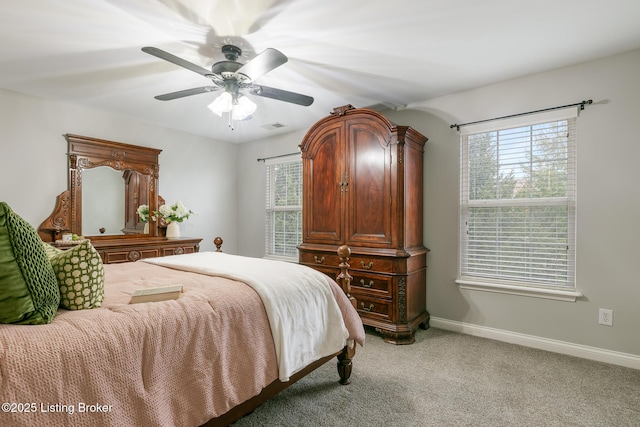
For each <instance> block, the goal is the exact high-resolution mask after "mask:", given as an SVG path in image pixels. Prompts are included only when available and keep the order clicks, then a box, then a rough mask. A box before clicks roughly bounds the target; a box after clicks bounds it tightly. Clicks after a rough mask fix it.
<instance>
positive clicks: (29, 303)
mask: <svg viewBox="0 0 640 427" xmlns="http://www.w3.org/2000/svg"><path fill="white" fill-rule="evenodd" d="M59 305H60V290H59V289H58V284H57V282H56V276H55V274H54V273H53V268H52V267H51V264H50V263H49V259H48V258H47V255H46V254H45V251H44V248H43V246H42V239H40V236H38V233H37V232H36V230H35V229H34V228H33V227H32V226H31V225H29V223H28V222H27V221H25V220H24V219H22V218H21V217H20V216H18V215H17V214H16V213H15V212H13V211H12V210H11V208H10V207H9V205H8V204H7V203H5V202H0V323H18V324H30V325H42V324H46V323H51V321H52V320H53V317H54V316H55V315H56V312H57V310H58V306H59Z"/></svg>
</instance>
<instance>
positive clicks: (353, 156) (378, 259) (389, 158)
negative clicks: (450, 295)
mask: <svg viewBox="0 0 640 427" xmlns="http://www.w3.org/2000/svg"><path fill="white" fill-rule="evenodd" d="M426 141H427V138H426V137H424V136H423V135H421V134H420V133H419V132H417V131H416V130H415V129H412V128H410V127H408V126H397V125H395V124H393V123H391V122H390V121H389V120H388V119H386V118H385V117H384V116H383V115H382V114H380V113H378V112H376V111H374V110H370V109H365V108H354V107H353V106H351V105H346V106H343V107H338V108H335V109H334V110H333V112H332V113H331V114H330V115H329V116H327V117H325V118H323V119H321V120H319V121H318V122H317V123H316V124H315V125H313V126H312V127H311V128H310V129H309V131H308V132H307V134H306V135H305V137H304V139H303V141H302V143H301V144H300V149H301V152H302V165H303V166H302V167H303V202H302V218H303V219H302V233H303V235H302V243H301V244H300V246H299V247H298V249H299V262H300V263H301V264H305V265H308V266H310V267H313V268H315V269H316V270H319V271H322V272H324V273H326V274H328V275H330V276H332V277H334V278H335V277H336V275H337V274H338V264H339V262H340V261H339V259H338V257H337V255H336V250H337V248H338V247H339V246H341V245H348V246H349V247H350V248H351V257H350V261H349V264H350V268H349V272H350V273H351V275H352V276H353V280H352V282H351V295H352V296H353V297H354V298H355V299H356V304H357V309H358V313H359V314H360V317H361V318H362V322H363V323H364V324H365V325H368V326H371V327H373V328H375V329H376V330H377V331H378V332H379V333H380V334H381V335H382V336H383V337H384V339H385V340H386V341H388V342H391V343H395V344H411V343H412V342H414V333H415V331H416V329H417V327H418V326H420V327H422V328H425V329H426V328H427V327H428V322H429V313H428V312H427V310H426V299H427V298H426V297H427V295H426V293H427V274H426V268H427V253H428V251H429V250H428V249H427V248H425V247H424V245H423V240H422V239H423V237H422V236H423V226H422V223H423V189H422V188H423V153H424V144H425V143H426Z"/></svg>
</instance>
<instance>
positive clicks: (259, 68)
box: [236, 48, 289, 81]
mask: <svg viewBox="0 0 640 427" xmlns="http://www.w3.org/2000/svg"><path fill="white" fill-rule="evenodd" d="M288 60H289V58H287V57H286V56H285V55H284V54H283V53H282V52H280V51H279V50H276V49H273V48H268V49H266V50H264V51H262V52H261V53H260V54H259V55H258V56H256V57H255V58H253V59H252V60H251V61H249V62H247V63H246V64H244V65H243V66H242V67H240V69H239V70H238V71H236V73H237V74H244V75H245V76H247V77H249V78H250V79H251V81H256V79H258V78H259V77H260V76H263V75H264V74H266V73H268V72H269V71H271V70H273V69H274V68H277V67H279V66H280V65H282V64H284V63H285V62H287V61H288Z"/></svg>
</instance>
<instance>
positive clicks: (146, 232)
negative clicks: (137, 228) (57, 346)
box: [143, 222, 149, 234]
mask: <svg viewBox="0 0 640 427" xmlns="http://www.w3.org/2000/svg"><path fill="white" fill-rule="evenodd" d="M143 233H144V234H149V223H148V222H145V223H144V231H143Z"/></svg>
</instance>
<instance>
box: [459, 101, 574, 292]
mask: <svg viewBox="0 0 640 427" xmlns="http://www.w3.org/2000/svg"><path fill="white" fill-rule="evenodd" d="M575 135H576V112H575V110H573V111H572V110H560V111H551V112H545V113H542V114H538V115H535V116H527V117H526V118H524V120H523V117H518V118H517V120H514V119H513V118H512V119H509V120H503V121H492V122H489V123H483V124H482V125H477V126H476V127H470V128H468V130H467V129H463V133H462V137H461V151H460V153H461V166H460V171H461V174H462V176H461V191H460V195H461V197H460V257H459V259H460V269H459V277H458V280H457V281H456V282H457V283H458V284H460V285H461V287H462V288H471V289H479V290H493V291H497V292H506V293H515V294H521V295H532V296H537V297H545V298H554V299H565V300H574V301H575V297H576V296H580V294H579V293H577V292H576V291H575V239H576V237H575V216H576V136H575Z"/></svg>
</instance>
